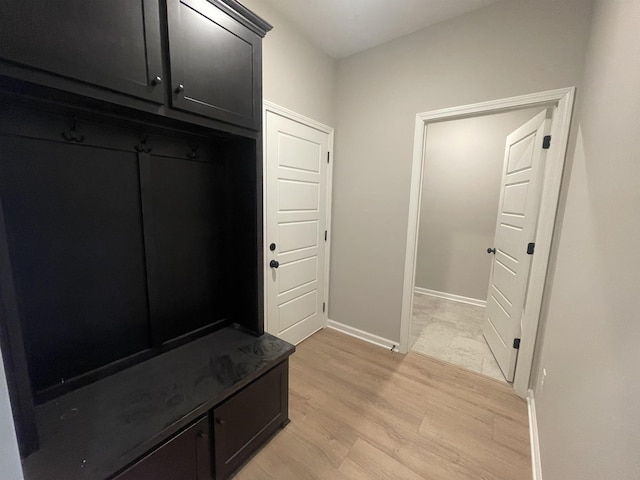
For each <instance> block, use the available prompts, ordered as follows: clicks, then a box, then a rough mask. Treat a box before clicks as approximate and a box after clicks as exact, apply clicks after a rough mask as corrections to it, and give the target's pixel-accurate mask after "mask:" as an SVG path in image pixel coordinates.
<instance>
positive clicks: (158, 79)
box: [151, 77, 162, 86]
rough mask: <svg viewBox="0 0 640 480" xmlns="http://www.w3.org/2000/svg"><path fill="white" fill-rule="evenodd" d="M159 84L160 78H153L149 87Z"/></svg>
mask: <svg viewBox="0 0 640 480" xmlns="http://www.w3.org/2000/svg"><path fill="white" fill-rule="evenodd" d="M161 83H162V78H161V77H155V78H154V79H153V80H151V85H153V86H156V85H160V84H161Z"/></svg>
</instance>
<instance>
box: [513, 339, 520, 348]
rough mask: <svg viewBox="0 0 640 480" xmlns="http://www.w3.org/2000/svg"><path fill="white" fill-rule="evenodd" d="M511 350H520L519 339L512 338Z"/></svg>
mask: <svg viewBox="0 0 640 480" xmlns="http://www.w3.org/2000/svg"><path fill="white" fill-rule="evenodd" d="M513 348H515V349H516V350H520V339H519V338H514V339H513Z"/></svg>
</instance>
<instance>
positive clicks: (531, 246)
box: [527, 243, 536, 255]
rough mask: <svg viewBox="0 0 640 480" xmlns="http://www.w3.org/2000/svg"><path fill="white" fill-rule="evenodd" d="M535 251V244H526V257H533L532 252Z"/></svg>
mask: <svg viewBox="0 0 640 480" xmlns="http://www.w3.org/2000/svg"><path fill="white" fill-rule="evenodd" d="M535 249H536V244H535V243H528V244H527V255H533V251H534V250H535Z"/></svg>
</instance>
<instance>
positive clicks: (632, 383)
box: [535, 0, 640, 480]
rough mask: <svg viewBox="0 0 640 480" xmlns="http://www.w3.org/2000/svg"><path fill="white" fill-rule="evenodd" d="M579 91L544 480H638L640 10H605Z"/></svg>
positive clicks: (552, 336)
mask: <svg viewBox="0 0 640 480" xmlns="http://www.w3.org/2000/svg"><path fill="white" fill-rule="evenodd" d="M584 83H585V85H584V90H583V92H582V95H580V98H581V99H582V100H581V102H580V103H579V112H578V115H579V121H578V123H577V125H575V127H576V130H577V143H576V146H575V154H574V155H573V156H572V163H573V165H572V168H571V169H570V178H567V177H569V176H566V178H565V181H566V182H565V183H566V184H567V185H565V189H566V190H565V193H566V195H565V202H564V207H563V208H562V209H561V212H562V213H563V215H562V227H561V229H560V234H559V241H557V242H556V248H555V256H556V260H555V262H554V264H555V265H554V267H553V270H554V274H553V279H552V284H551V285H552V286H551V289H550V295H549V298H548V304H547V306H546V315H545V318H546V320H545V329H544V332H543V347H542V352H541V356H540V358H539V359H538V362H537V365H538V375H537V379H538V381H537V382H536V386H535V400H536V407H537V418H538V430H539V435H540V446H541V457H542V473H543V477H544V479H545V480H568V479H580V480H602V479H616V480H637V479H639V478H640V409H639V407H640V400H639V399H640V354H639V353H638V352H639V347H638V340H640V321H639V312H640V250H639V249H638V246H639V245H640V215H639V213H638V208H640V160H639V159H640V155H639V153H638V152H640V135H639V133H640V88H639V86H640V1H638V0H618V1H613V0H605V1H600V2H598V6H597V8H596V10H595V15H594V25H593V30H592V34H591V36H590V45H589V49H588V54H587V66H586V70H585V75H584ZM567 187H568V188H567ZM541 368H545V369H546V370H547V378H546V380H545V384H544V389H543V388H542V387H541V386H540V382H541V380H542V379H541V375H540V369H541Z"/></svg>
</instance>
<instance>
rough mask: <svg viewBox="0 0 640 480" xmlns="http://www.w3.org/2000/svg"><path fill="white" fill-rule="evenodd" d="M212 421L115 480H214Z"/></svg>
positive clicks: (200, 423) (201, 423) (178, 437)
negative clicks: (210, 430) (210, 426)
mask: <svg viewBox="0 0 640 480" xmlns="http://www.w3.org/2000/svg"><path fill="white" fill-rule="evenodd" d="M211 478H212V476H211V447H210V441H209V419H208V417H205V418H203V419H201V420H200V421H198V422H197V423H196V424H195V425H193V426H191V427H189V428H187V429H186V430H184V431H183V432H182V433H179V434H178V435H176V436H175V437H173V438H172V439H171V440H169V441H168V442H167V443H165V444H164V445H162V446H161V447H159V448H158V449H156V450H154V451H153V452H151V453H150V454H149V455H147V456H145V457H144V458H143V459H142V460H140V461H138V462H137V463H135V464H134V465H133V466H132V467H130V468H128V469H127V470H125V471H124V472H123V473H121V474H120V475H118V476H117V477H115V478H114V480H162V479H167V480H211Z"/></svg>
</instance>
